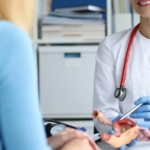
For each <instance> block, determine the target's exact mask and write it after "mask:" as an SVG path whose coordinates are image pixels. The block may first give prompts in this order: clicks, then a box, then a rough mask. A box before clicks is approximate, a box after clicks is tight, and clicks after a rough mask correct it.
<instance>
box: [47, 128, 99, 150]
mask: <svg viewBox="0 0 150 150" xmlns="http://www.w3.org/2000/svg"><path fill="white" fill-rule="evenodd" d="M73 139H87V140H88V143H89V145H90V146H89V147H92V148H93V149H92V150H100V149H99V148H98V146H97V145H96V144H95V142H94V141H93V140H92V139H91V138H90V137H89V136H88V134H87V133H86V132H83V131H79V130H75V129H71V128H66V129H65V130H63V131H61V132H59V133H58V134H56V135H54V136H52V137H50V138H48V145H50V146H51V147H52V149H53V150H60V149H61V148H62V147H63V146H64V145H65V144H67V143H68V142H69V141H71V140H73ZM70 150H71V149H70Z"/></svg>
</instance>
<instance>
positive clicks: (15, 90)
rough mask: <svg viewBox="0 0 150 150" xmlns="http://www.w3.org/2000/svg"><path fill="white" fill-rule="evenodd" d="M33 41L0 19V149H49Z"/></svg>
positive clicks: (18, 29) (15, 27) (21, 31)
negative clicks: (39, 97)
mask: <svg viewBox="0 0 150 150" xmlns="http://www.w3.org/2000/svg"><path fill="white" fill-rule="evenodd" d="M35 62H36V61H35V58H34V51H33V48H32V42H31V40H30V38H29V36H28V35H27V33H26V32H25V31H23V30H22V29H20V28H18V27H17V26H15V25H13V24H12V23H10V22H8V21H0V150H50V147H49V146H48V145H47V142H46V136H45V132H44V126H43V123H42V116H41V113H40V108H39V101H38V89H37V71H36V63H35Z"/></svg>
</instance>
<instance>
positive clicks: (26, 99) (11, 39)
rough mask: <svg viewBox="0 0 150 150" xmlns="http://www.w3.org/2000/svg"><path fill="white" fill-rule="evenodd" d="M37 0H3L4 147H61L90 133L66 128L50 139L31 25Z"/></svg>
mask: <svg viewBox="0 0 150 150" xmlns="http://www.w3.org/2000/svg"><path fill="white" fill-rule="evenodd" d="M34 5H35V3H34V0H24V1H22V0H11V1H10V0H1V1H0V150H50V149H51V147H52V149H53V150H60V149H61V148H62V147H63V145H64V144H65V143H67V142H68V141H70V140H72V139H75V138H81V139H83V138H86V139H88V141H89V143H91V145H93V150H99V148H97V146H96V145H95V144H94V142H93V141H92V140H91V139H90V138H89V136H88V135H87V134H86V133H83V132H81V131H77V130H73V129H66V130H65V131H62V132H61V133H59V134H57V135H56V136H54V137H51V138H49V139H46V136H45V132H44V127H43V122H42V116H41V114H40V107H39V100H38V90H37V70H36V63H35V62H36V61H35V54H34V50H33V45H32V42H31V39H30V37H29V34H28V33H27V32H26V31H28V32H29V31H30V29H31V20H32V17H33V15H32V14H33V13H32V11H33V10H34V9H33V7H34Z"/></svg>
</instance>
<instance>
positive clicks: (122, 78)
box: [120, 24, 140, 87]
mask: <svg viewBox="0 0 150 150" xmlns="http://www.w3.org/2000/svg"><path fill="white" fill-rule="evenodd" d="M139 25H140V24H138V25H137V26H136V27H135V28H134V29H133V31H132V33H131V37H130V40H129V44H128V47H127V52H126V56H125V60H124V65H123V71H122V77H121V82H120V87H124V82H125V77H126V71H127V65H128V61H129V55H130V51H131V46H132V43H133V40H134V37H135V34H136V32H137V30H138V28H139Z"/></svg>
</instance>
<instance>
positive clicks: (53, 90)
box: [39, 45, 98, 118]
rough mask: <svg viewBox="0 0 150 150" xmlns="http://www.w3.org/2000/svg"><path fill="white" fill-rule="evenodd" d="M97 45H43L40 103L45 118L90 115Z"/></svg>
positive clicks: (41, 51) (41, 53) (40, 52)
mask: <svg viewBox="0 0 150 150" xmlns="http://www.w3.org/2000/svg"><path fill="white" fill-rule="evenodd" d="M97 48H98V45H95V46H90V45H86V46H40V47H39V84H40V86H39V87H40V103H41V107H42V113H43V117H45V118H91V113H92V105H93V84H94V70H95V60H96V59H95V56H96V51H97Z"/></svg>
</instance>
